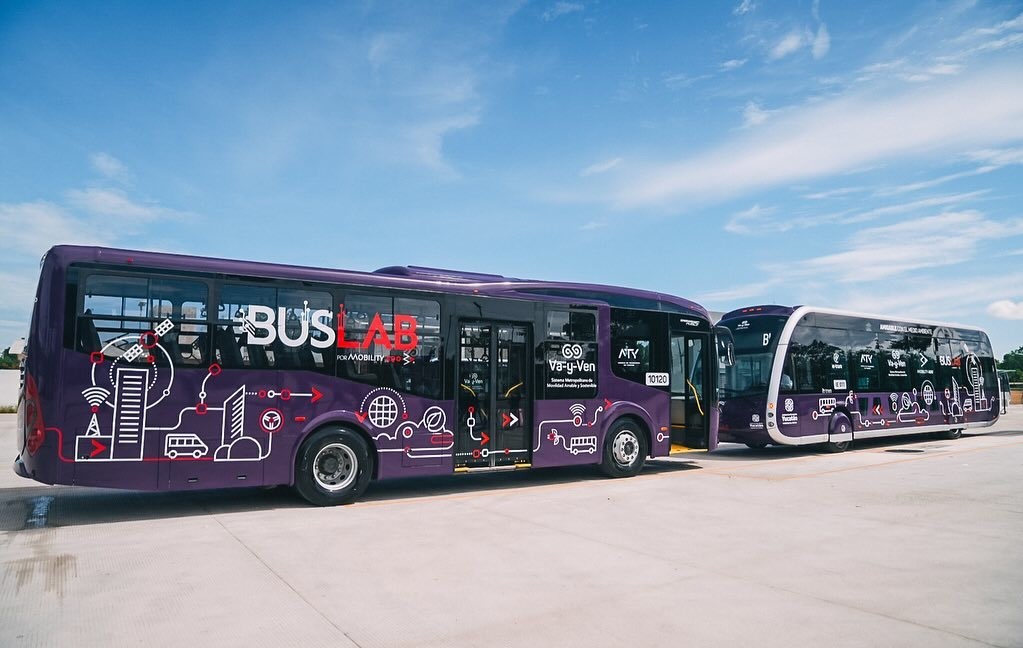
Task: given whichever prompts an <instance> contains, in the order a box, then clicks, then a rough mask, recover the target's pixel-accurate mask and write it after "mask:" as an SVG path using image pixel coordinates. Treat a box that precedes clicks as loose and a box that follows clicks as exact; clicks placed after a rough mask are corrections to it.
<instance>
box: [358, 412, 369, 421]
mask: <svg viewBox="0 0 1023 648" xmlns="http://www.w3.org/2000/svg"><path fill="white" fill-rule="evenodd" d="M367 416H369V415H368V414H363V413H362V412H356V413H355V418H357V419H359V423H365V422H366V417H367Z"/></svg>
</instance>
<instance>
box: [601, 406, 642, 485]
mask: <svg viewBox="0 0 1023 648" xmlns="http://www.w3.org/2000/svg"><path fill="white" fill-rule="evenodd" d="M647 445H648V444H647V439H646V430H644V429H643V426H642V425H640V424H639V423H637V422H636V421H635V420H633V419H627V418H623V419H618V420H617V421H615V423H614V425H612V426H611V429H610V430H608V431H607V436H606V437H605V438H604V458H603V459H602V460H601V462H600V470H601V471H602V472H603V473H604V474H605V475H607V476H608V477H632V476H634V475H636V474H638V473H639V471H640V470H642V469H643V464H644V463H645V462H646V458H647V454H649V450H648V448H647Z"/></svg>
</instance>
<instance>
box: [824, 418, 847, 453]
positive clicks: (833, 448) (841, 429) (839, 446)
mask: <svg viewBox="0 0 1023 648" xmlns="http://www.w3.org/2000/svg"><path fill="white" fill-rule="evenodd" d="M831 435H836V436H838V437H839V439H842V440H839V441H831V440H829V441H827V442H826V443H825V444H824V452H845V451H846V450H848V449H849V446H850V445H851V444H852V441H851V440H850V439H845V438H843V437H845V436H846V435H849V436H852V423H851V422H850V421H849V417H848V416H846V415H845V414H836V415H835V417H834V418H833V419H832V421H831V430H830V431H829V435H828V436H829V437H830V436H831Z"/></svg>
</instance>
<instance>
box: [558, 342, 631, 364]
mask: <svg viewBox="0 0 1023 648" xmlns="http://www.w3.org/2000/svg"><path fill="white" fill-rule="evenodd" d="M576 346H578V345H576ZM562 352H564V350H562ZM565 357H568V356H565ZM579 357H582V356H581V355H580V356H579ZM638 357H639V349H630V348H629V347H623V348H622V350H621V351H619V352H618V359H619V360H621V359H622V358H626V359H629V360H635V359H636V358H638Z"/></svg>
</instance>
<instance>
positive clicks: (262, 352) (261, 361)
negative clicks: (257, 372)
mask: <svg viewBox="0 0 1023 648" xmlns="http://www.w3.org/2000/svg"><path fill="white" fill-rule="evenodd" d="M250 337H251V336H250V335H249V334H248V333H242V338H243V339H244V340H245V342H244V343H243V342H241V340H239V344H238V346H239V347H243V348H244V349H245V351H246V353H248V356H249V364H248V366H250V367H252V368H253V369H266V368H268V367H272V366H274V364H275V363H271V362H270V358H269V356H267V354H266V347H265V346H264V345H262V344H253V343H252V342H249V338H250ZM274 359H275V360H276V359H277V355H276V354H275V355H274Z"/></svg>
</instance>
